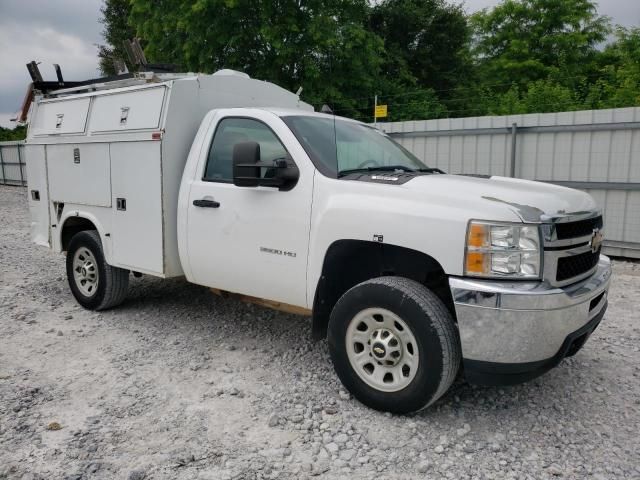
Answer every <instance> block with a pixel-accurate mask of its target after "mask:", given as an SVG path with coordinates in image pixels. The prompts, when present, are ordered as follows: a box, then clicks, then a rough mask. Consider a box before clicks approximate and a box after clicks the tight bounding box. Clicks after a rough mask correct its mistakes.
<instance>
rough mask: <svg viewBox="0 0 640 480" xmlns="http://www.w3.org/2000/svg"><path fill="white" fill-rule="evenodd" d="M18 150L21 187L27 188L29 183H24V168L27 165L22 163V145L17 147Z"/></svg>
mask: <svg viewBox="0 0 640 480" xmlns="http://www.w3.org/2000/svg"><path fill="white" fill-rule="evenodd" d="M17 148H18V168H19V169H20V185H22V186H23V187H26V186H27V183H26V182H25V181H24V173H23V172H22V166H23V165H26V164H24V163H22V155H20V150H22V145H17Z"/></svg>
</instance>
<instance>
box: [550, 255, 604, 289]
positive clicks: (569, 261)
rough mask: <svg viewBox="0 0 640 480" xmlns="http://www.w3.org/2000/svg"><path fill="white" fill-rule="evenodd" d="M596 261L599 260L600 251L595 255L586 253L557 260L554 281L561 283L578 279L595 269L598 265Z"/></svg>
mask: <svg viewBox="0 0 640 480" xmlns="http://www.w3.org/2000/svg"><path fill="white" fill-rule="evenodd" d="M598 260H600V250H598V251H597V252H595V253H594V252H591V251H588V252H584V253H581V254H580V255H574V256H572V257H562V258H559V259H558V268H557V270H556V281H558V282H563V281H565V280H568V279H570V278H574V277H578V276H580V275H582V274H583V273H585V272H588V271H590V270H592V269H593V268H595V267H596V266H597V265H598Z"/></svg>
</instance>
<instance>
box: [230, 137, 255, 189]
mask: <svg viewBox="0 0 640 480" xmlns="http://www.w3.org/2000/svg"><path fill="white" fill-rule="evenodd" d="M258 163H260V144H259V143H258V142H243V143H237V144H235V145H234V147H233V184H234V185H235V186H236V187H257V186H258V185H260V167H259V166H258Z"/></svg>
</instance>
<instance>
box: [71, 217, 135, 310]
mask: <svg viewBox="0 0 640 480" xmlns="http://www.w3.org/2000/svg"><path fill="white" fill-rule="evenodd" d="M67 280H68V281H69V287H70V288H71V292H72V293H73V296H74V297H75V298H76V300H77V301H78V303H80V305H82V306H83V307H84V308H87V309H89V310H105V309H107V308H111V307H115V306H117V305H119V304H121V303H122V302H123V301H124V299H125V298H126V296H127V290H128V287H129V271H128V270H124V269H122V268H117V267H112V266H111V265H109V264H108V263H107V262H106V261H105V259H104V253H103V251H102V242H101V241H100V236H99V235H98V232H96V231H95V230H86V231H83V232H79V233H77V234H75V235H74V236H73V238H72V239H71V242H69V248H68V251H67Z"/></svg>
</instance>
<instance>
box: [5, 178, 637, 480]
mask: <svg viewBox="0 0 640 480" xmlns="http://www.w3.org/2000/svg"><path fill="white" fill-rule="evenodd" d="M63 258H64V257H63V256H62V255H57V254H53V253H51V252H49V251H48V250H46V249H44V248H42V247H38V246H35V245H33V244H31V243H30V240H29V215H28V211H27V206H26V192H25V190H24V189H19V188H14V187H0V478H22V479H41V478H43V479H59V478H64V479H76V480H77V479H87V480H88V479H131V480H133V479H135V480H141V479H203V480H204V479H225V478H241V479H244V478H247V479H249V478H256V479H260V478H274V479H275V478H278V479H294V478H295V479H299V478H307V477H317V476H319V477H321V478H350V479H351V478H355V479H358V478H367V479H369V478H371V479H374V478H375V479H376V480H382V479H384V478H451V479H502V478H513V479H525V478H526V479H544V478H575V479H583V478H593V479H613V478H615V479H618V478H640V439H639V433H640V384H639V382H638V380H639V377H640V349H639V345H640V343H639V342H638V340H639V338H640V324H639V323H638V313H637V312H638V307H637V305H636V304H635V302H636V301H638V299H639V297H640V296H639V293H640V265H639V264H633V263H627V262H615V263H614V272H615V275H614V278H613V285H612V289H611V294H610V307H609V311H608V313H607V315H606V317H605V319H604V321H603V324H602V325H601V327H600V328H599V329H598V330H597V331H596V332H595V333H594V335H593V336H592V337H591V339H590V340H589V342H588V343H587V345H586V346H585V348H584V349H583V350H582V351H581V352H580V353H578V354H577V355H576V356H575V357H573V358H571V359H568V360H565V361H564V362H563V363H562V364H561V365H560V366H559V367H558V368H556V369H554V370H553V371H551V372H549V373H548V374H546V375H545V376H543V377H542V378H540V379H537V380H535V381H533V382H531V383H528V384H525V385H521V386H516V387H509V388H506V387H505V388H488V387H474V386H471V385H468V384H466V383H464V382H462V381H458V382H457V383H456V384H455V385H454V386H453V388H452V389H451V390H450V392H449V393H448V394H447V395H445V397H444V398H442V399H441V400H440V401H438V402H437V403H436V404H435V405H434V406H433V407H431V408H430V409H428V410H426V411H423V412H420V413H418V414H414V415H409V416H394V415H389V414H382V413H378V412H375V411H372V410H370V409H368V408H366V407H364V406H362V405H361V404H359V403H358V402H357V401H355V400H354V399H352V398H351V397H350V396H349V395H348V394H347V393H346V392H345V391H344V390H343V389H342V388H341V385H340V384H339V382H338V380H337V378H336V376H335V374H334V373H333V370H332V367H331V364H330V361H329V356H328V352H327V347H326V344H325V343H324V342H319V343H314V342H312V341H310V339H309V332H310V326H309V321H308V320H307V319H305V318H301V317H296V316H292V315H286V314H282V313H276V312H272V311H269V310H266V309H263V308H260V307H257V306H251V305H246V304H243V303H239V302H237V301H234V300H229V299H221V298H218V297H216V296H214V295H212V294H210V293H209V292H208V290H206V289H205V288H201V287H198V286H195V285H190V284H187V283H185V282H184V281H180V280H169V281H162V280H159V279H154V278H150V277H144V278H141V279H133V278H132V285H131V289H130V295H129V298H128V300H127V301H126V302H125V303H124V304H123V305H122V306H121V307H119V308H117V309H115V310H112V311H107V312H101V313H94V312H89V311H85V310H83V309H82V308H80V307H79V306H78V305H77V304H76V302H75V301H74V299H73V298H72V296H71V294H70V292H69V290H68V288H67V284H66V278H65V273H64V260H63Z"/></svg>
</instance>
